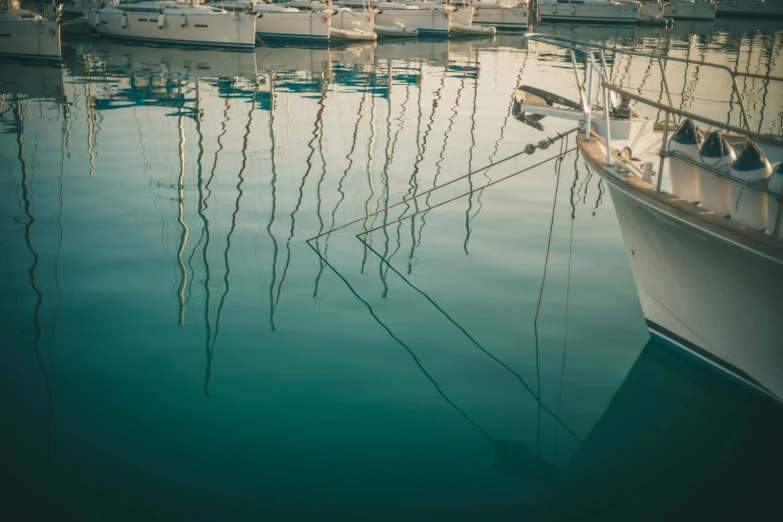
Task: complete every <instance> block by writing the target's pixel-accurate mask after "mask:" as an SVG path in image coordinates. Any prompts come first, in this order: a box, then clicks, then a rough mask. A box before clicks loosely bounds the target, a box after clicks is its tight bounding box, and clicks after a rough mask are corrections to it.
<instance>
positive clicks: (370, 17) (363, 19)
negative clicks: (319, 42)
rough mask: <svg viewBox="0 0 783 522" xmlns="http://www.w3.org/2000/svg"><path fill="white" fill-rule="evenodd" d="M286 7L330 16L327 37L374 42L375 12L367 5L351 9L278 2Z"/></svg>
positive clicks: (298, 1)
mask: <svg viewBox="0 0 783 522" xmlns="http://www.w3.org/2000/svg"><path fill="white" fill-rule="evenodd" d="M280 3H281V4H282V5H285V6H286V7H294V8H296V9H299V10H300V11H315V12H320V13H327V14H330V20H329V23H330V26H329V36H330V37H332V38H338V39H343V40H375V39H377V38H378V36H377V35H376V34H375V31H374V25H375V24H374V20H375V12H374V11H373V10H371V9H369V7H368V6H367V5H365V6H364V7H363V8H359V9H352V8H350V7H343V6H331V5H328V4H325V3H323V2H319V1H310V0H292V1H283V2H280Z"/></svg>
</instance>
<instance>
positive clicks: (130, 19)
mask: <svg viewBox="0 0 783 522" xmlns="http://www.w3.org/2000/svg"><path fill="white" fill-rule="evenodd" d="M255 20H256V15H255V14H253V13H240V12H236V13H229V12H228V11H225V10H223V9H221V8H220V7H216V6H212V5H203V4H198V3H196V2H195V1H193V2H188V3H184V2H175V1H162V2H157V1H143V2H115V3H112V4H108V5H105V6H103V7H100V8H98V9H94V10H90V12H89V13H88V21H89V24H90V27H91V28H92V29H93V30H95V31H97V32H98V33H100V34H103V35H105V36H109V37H113V38H118V39H123V40H134V41H143V42H148V43H161V44H174V45H195V46H204V47H213V48H233V49H249V50H252V48H253V47H254V45H255Z"/></svg>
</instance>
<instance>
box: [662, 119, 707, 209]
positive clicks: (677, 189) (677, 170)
mask: <svg viewBox="0 0 783 522" xmlns="http://www.w3.org/2000/svg"><path fill="white" fill-rule="evenodd" d="M702 139H703V138H702V136H701V134H699V131H697V130H696V124H695V123H694V122H693V120H691V119H686V120H683V122H682V123H681V124H680V128H679V129H677V132H675V133H674V135H673V136H672V137H671V139H670V140H669V150H670V151H677V152H679V153H681V154H683V155H685V156H687V157H688V158H690V159H692V160H694V161H698V160H699V149H700V148H701V142H702ZM669 193H670V194H673V195H675V196H677V197H678V198H682V199H684V200H685V201H690V202H691V203H694V202H697V201H699V200H700V199H701V194H700V192H699V167H697V166H696V165H693V164H692V163H688V162H687V161H684V160H681V159H679V158H669Z"/></svg>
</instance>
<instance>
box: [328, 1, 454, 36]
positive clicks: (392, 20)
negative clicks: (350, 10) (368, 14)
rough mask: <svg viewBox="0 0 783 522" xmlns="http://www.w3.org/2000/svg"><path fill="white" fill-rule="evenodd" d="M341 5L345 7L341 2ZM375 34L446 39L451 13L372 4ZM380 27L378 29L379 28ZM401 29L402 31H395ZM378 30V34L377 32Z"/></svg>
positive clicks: (392, 3) (381, 3) (437, 9)
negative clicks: (414, 35) (412, 32)
mask: <svg viewBox="0 0 783 522" xmlns="http://www.w3.org/2000/svg"><path fill="white" fill-rule="evenodd" d="M343 5H346V4H345V2H343ZM373 6H374V7H375V9H376V11H375V24H376V27H375V32H376V33H379V34H384V35H387V36H388V35H399V36H408V35H412V34H410V33H409V32H408V31H410V30H415V31H416V34H417V35H421V36H429V37H441V38H447V37H448V35H449V25H450V24H451V12H450V11H449V10H446V9H441V8H433V9H425V8H422V7H420V6H418V5H406V4H400V3H396V2H374V3H373ZM379 26H380V27H379ZM395 28H399V29H402V31H398V30H395ZM379 29H380V32H379Z"/></svg>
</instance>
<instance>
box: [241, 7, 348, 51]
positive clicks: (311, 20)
mask: <svg viewBox="0 0 783 522" xmlns="http://www.w3.org/2000/svg"><path fill="white" fill-rule="evenodd" d="M237 4H240V3H239V2H237ZM251 12H252V13H256V14H257V15H258V19H257V20H256V34H257V35H258V37H259V38H261V40H291V41H300V42H310V43H319V42H320V43H324V44H326V43H328V42H329V30H330V28H331V21H330V19H331V17H332V11H331V10H329V11H314V10H309V9H308V10H305V9H298V8H295V7H288V6H284V5H278V4H266V3H263V2H259V3H257V4H255V5H254V6H253V8H252V10H251Z"/></svg>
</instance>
